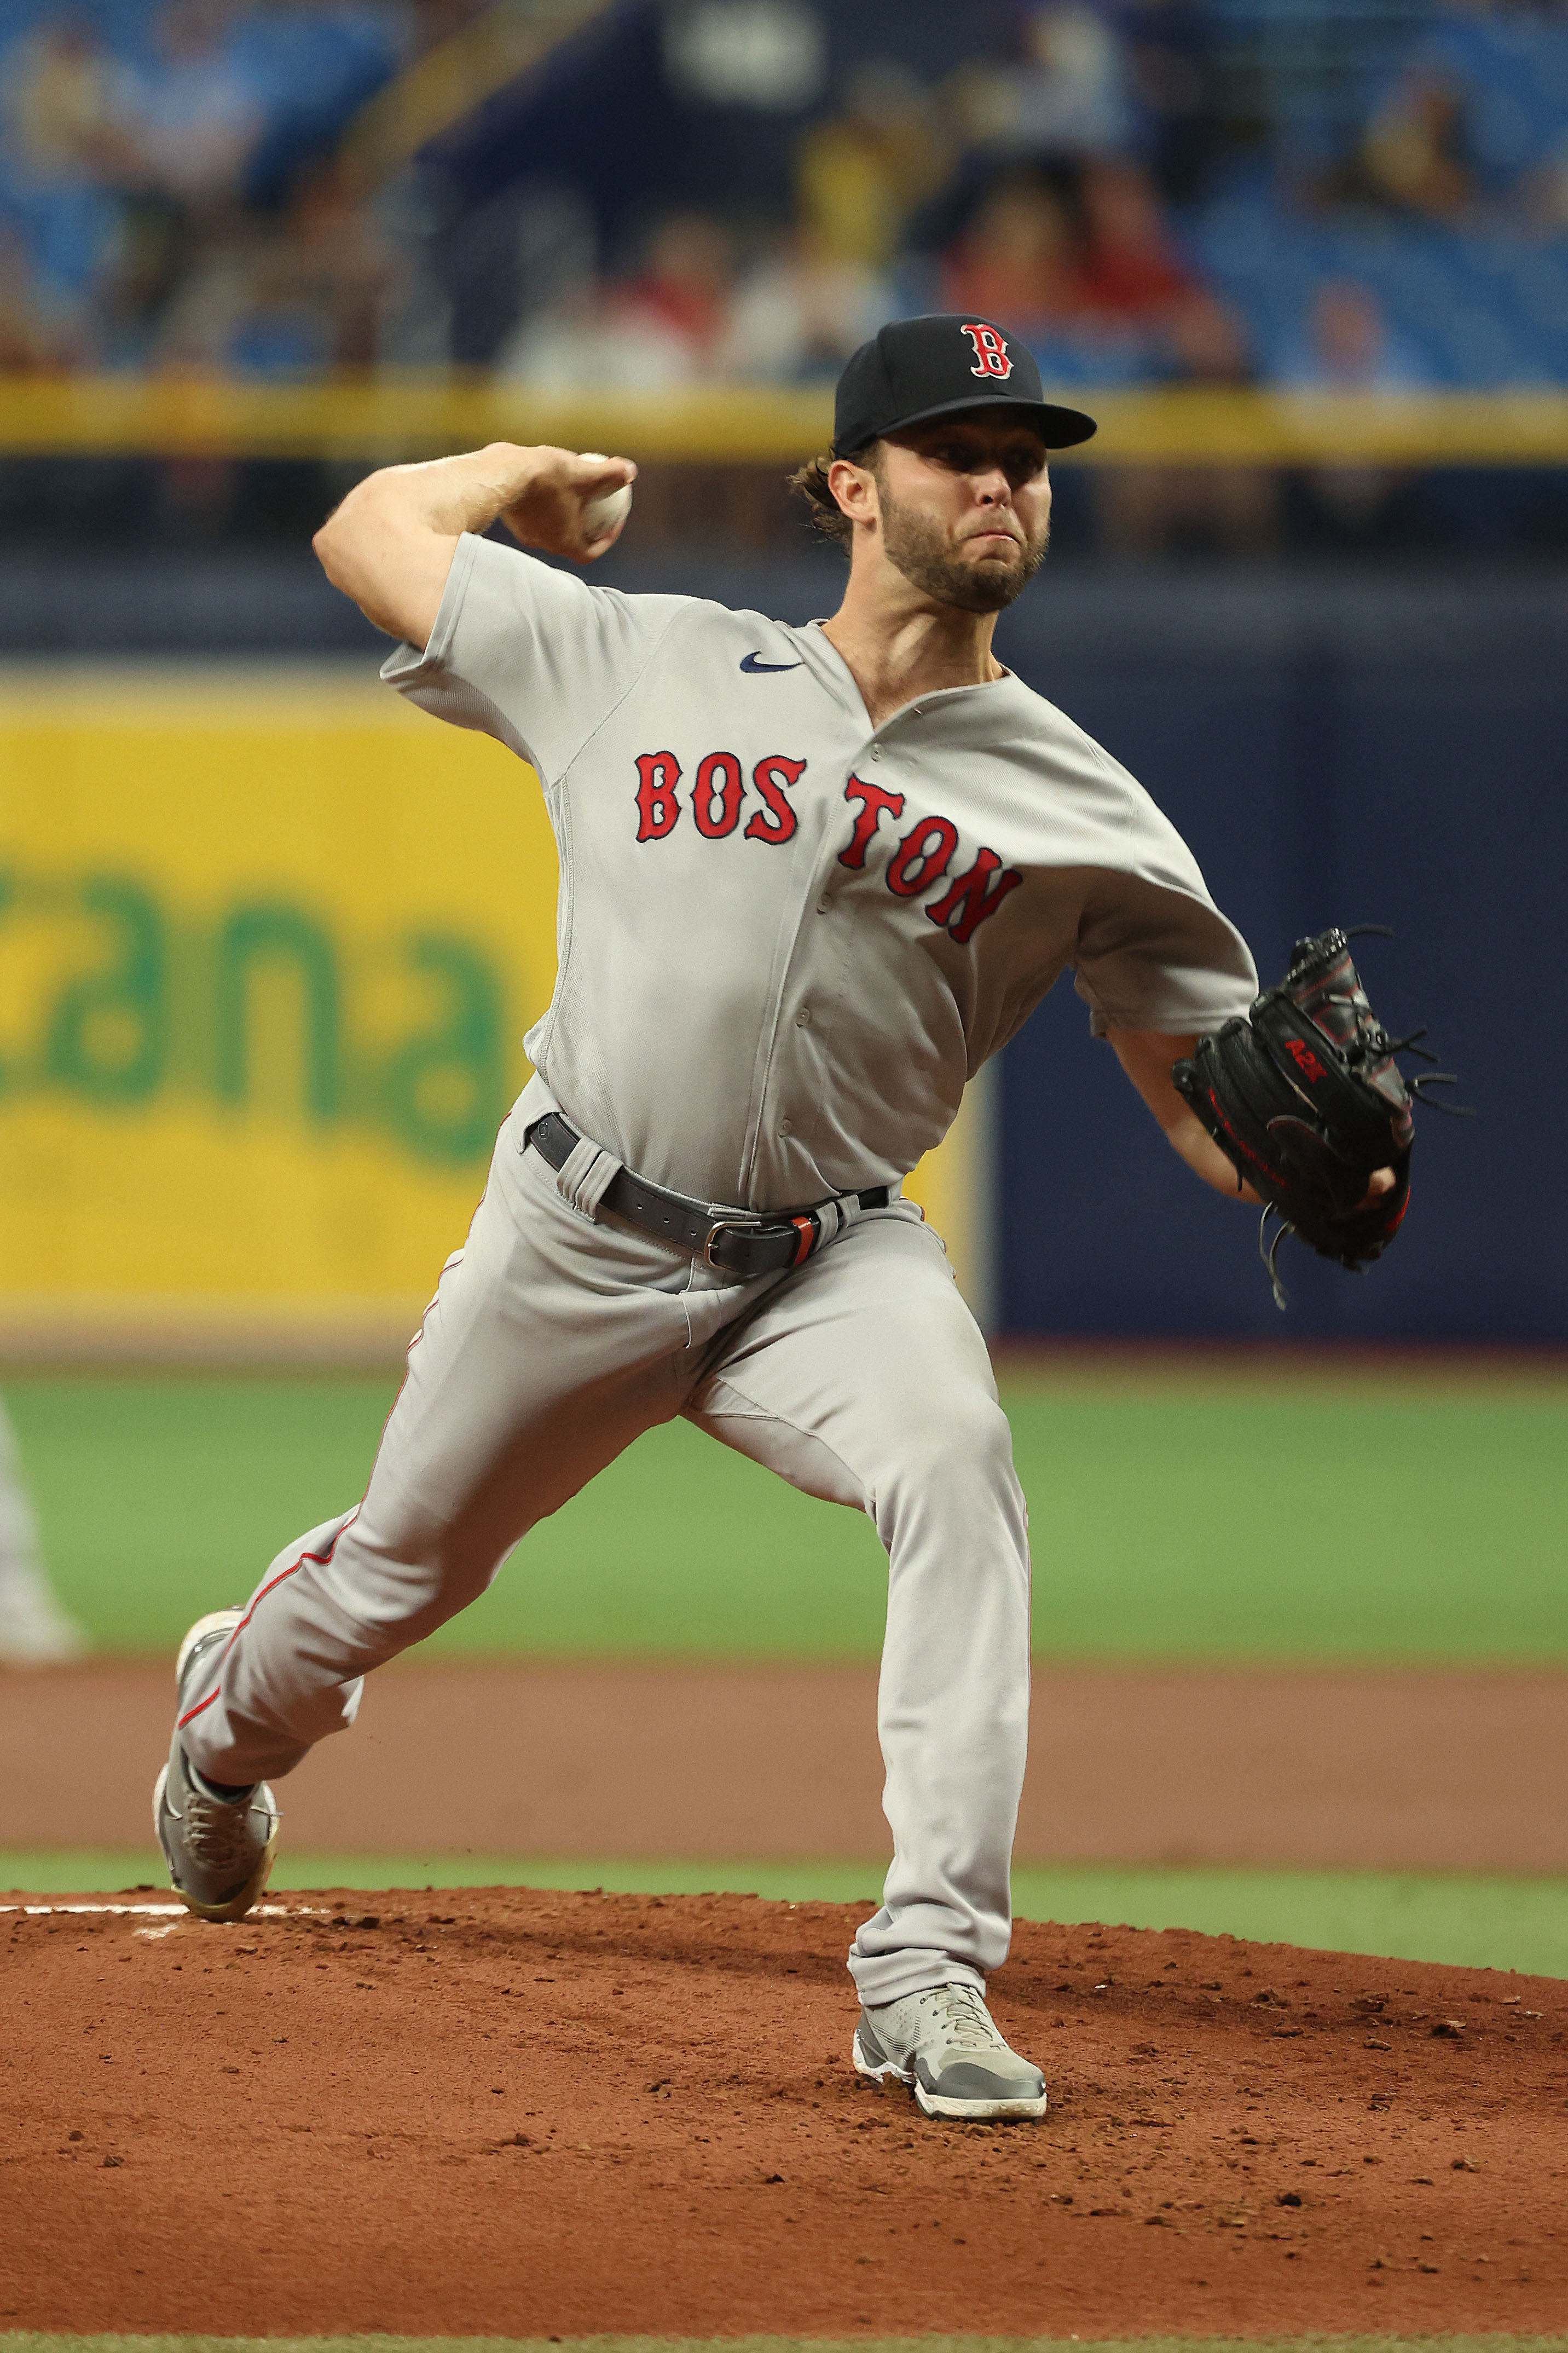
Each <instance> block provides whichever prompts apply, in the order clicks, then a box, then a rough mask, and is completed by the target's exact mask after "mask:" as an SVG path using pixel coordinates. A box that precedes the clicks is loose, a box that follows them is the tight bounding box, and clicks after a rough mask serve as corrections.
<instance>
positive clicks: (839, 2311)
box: [0, 1888, 1568, 2337]
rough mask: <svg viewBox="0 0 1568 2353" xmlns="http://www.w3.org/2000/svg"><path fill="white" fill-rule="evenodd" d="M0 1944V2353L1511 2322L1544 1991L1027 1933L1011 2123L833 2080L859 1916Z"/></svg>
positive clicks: (89, 1917) (673, 1908) (132, 1936)
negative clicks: (1025, 2094) (980, 2121)
mask: <svg viewBox="0 0 1568 2353" xmlns="http://www.w3.org/2000/svg"><path fill="white" fill-rule="evenodd" d="M73 1900H77V1899H70V1898H65V1897H58V1896H57V1897H52V1898H38V1899H37V1905H38V1906H39V1908H38V1909H37V1910H35V1911H30V1912H29V1911H24V1910H17V1909H10V1910H7V1911H3V1912H0V1954H3V1955H4V1962H3V1968H4V1982H5V2003H4V2007H5V2019H6V2032H5V2047H4V2051H3V2053H0V2329H3V2328H6V2327H8V2328H12V2329H62V2330H82V2331H88V2330H100V2329H126V2330H132V2331H136V2332H144V2333H153V2332H159V2331H185V2330H190V2331H195V2330H201V2331H206V2332H215V2333H219V2334H237V2333H241V2332H247V2333H258V2334H274V2333H276V2334H281V2333H286V2332H289V2333H299V2334H307V2333H313V2332H318V2331H329V2330H350V2331H360V2330H386V2331H394V2332H399V2333H406V2334H411V2335H418V2334H425V2333H428V2332H452V2333H469V2332H474V2333H478V2332H490V2333H495V2334H504V2335H509V2336H514V2337H522V2336H533V2337H541V2336H548V2335H550V2334H552V2333H557V2334H561V2335H579V2334H585V2333H589V2332H596V2331H616V2332H628V2333H632V2332H658V2333H665V2334H668V2333H675V2332H679V2333H682V2334H692V2335H734V2334H740V2333H742V2332H747V2331H763V2330H774V2331H782V2332H786V2333H798V2334H807V2335H811V2334H819V2335H834V2336H837V2335H853V2334H856V2333H858V2332H866V2333H878V2334H884V2335H886V2334H890V2333H908V2332H911V2331H924V2330H935V2329H941V2330H965V2331H981V2332H988V2333H994V2334H1004V2335H1052V2336H1063V2337H1065V2336H1067V2335H1068V2334H1069V2333H1070V2332H1072V2331H1074V2330H1077V2331H1079V2332H1080V2333H1085V2334H1088V2333H1090V2332H1092V2333H1094V2334H1096V2335H1101V2336H1106V2335H1112V2334H1117V2333H1121V2332H1123V2331H1127V2332H1131V2331H1138V2330H1151V2329H1160V2328H1173V2327H1176V2328H1183V2329H1195V2330H1202V2331H1204V2332H1205V2333H1206V2332H1209V2331H1224V2330H1239V2331H1243V2332H1261V2331H1268V2332H1269V2333H1272V2334H1279V2333H1295V2332H1298V2331H1309V2330H1333V2331H1342V2330H1363V2331H1364V2330H1376V2331H1379V2332H1383V2331H1388V2330H1393V2329H1408V2330H1413V2331H1420V2330H1427V2331H1434V2330H1437V2329H1439V2328H1440V2329H1442V2330H1445V2331H1460V2330H1472V2329H1476V2330H1479V2329H1489V2328H1508V2329H1520V2330H1524V2329H1532V2328H1533V2329H1545V2328H1550V2327H1556V2326H1558V2325H1560V2323H1561V2319H1562V2315H1563V2310H1564V2309H1565V2308H1568V2219H1565V2209H1564V2204H1563V2189H1562V2188H1561V2186H1560V2185H1561V2179H1562V2176H1563V2171H1564V2168H1568V2049H1565V2047H1564V2042H1563V2034H1564V2028H1565V2026H1568V1987H1564V1986H1563V1985H1561V1984H1559V1983H1557V1982H1555V1981H1553V1980H1546V1979H1540V1978H1519V1977H1514V1976H1505V1975H1502V1974H1500V1973H1498V1972H1492V1971H1487V1970H1479V1969H1446V1968H1433V1967H1429V1966H1426V1965H1425V1964H1418V1963H1415V1962H1411V1961H1378V1960H1367V1959H1362V1958H1352V1957H1345V1956H1342V1955H1335V1954H1321V1953H1304V1952H1297V1951H1295V1950H1293V1949H1292V1948H1290V1947H1286V1946H1279V1945H1273V1946H1256V1945H1246V1944H1240V1943H1237V1942H1236V1941H1234V1940H1232V1939H1230V1938H1226V1937H1205V1936H1197V1935H1195V1934H1194V1933H1191V1932H1188V1931H1184V1930H1167V1931H1165V1932H1164V1933H1163V1934H1155V1933H1151V1932H1146V1931H1134V1930H1131V1929H1116V1928H1112V1929H1103V1930H1101V1929H1094V1928H1082V1927H1077V1928H1057V1927H1051V1926H1021V1927H1020V1929H1019V1931H1018V1934H1017V1937H1016V1945H1015V1950H1014V1957H1013V1958H1012V1960H1011V1961H1010V1962H1009V1964H1008V1966H1007V1968H1005V1970H1004V1971H1003V1972H1002V1973H1001V1975H1000V1976H999V1977H998V1978H997V1979H996V1981H995V1983H994V1987H993V1999H994V2007H995V2010H996V2013H997V2016H998V2018H999V2020H1000V2021H1001V2023H1002V2024H1003V2026H1004V2028H1005V2030H1006V2031H1008V2033H1009V2034H1010V2036H1011V2038H1012V2039H1013V2041H1014V2042H1016V2044H1017V2045H1018V2046H1019V2047H1020V2048H1022V2049H1023V2050H1025V2051H1026V2052H1031V2053H1033V2054H1035V2055H1037V2057H1038V2058H1039V2059H1040V2061H1041V2062H1042V2063H1043V2064H1044V2065H1045V2067H1046V2070H1047V2078H1048V2081H1049V2084H1050V2090H1051V2098H1052V2108H1051V2113H1050V2115H1049V2116H1048V2117H1047V2120H1046V2121H1045V2122H1044V2123H1043V2124H1041V2125H1023V2126H993V2127H984V2126H952V2125H937V2124H930V2123H927V2122H926V2121H925V2120H924V2119H922V2118H921V2116H919V2114H918V2113H917V2112H916V2110H915V2109H914V2108H913V2106H912V2105H911V2104H910V2101H909V2099H908V2098H907V2096H906V2095H905V2094H902V2093H898V2092H894V2093H879V2092H876V2091H873V2090H870V2089H869V2088H866V2089H861V2088H859V2087H858V2085H857V2083H856V2080H855V2077H854V2075H853V2074H852V2073H851V2071H850V2069H849V2066H848V2042H849V2033H850V2029H851V2025H852V2022H853V2018H854V2003H853V1994H852V1990H851V1989H850V1985H849V1981H848V1979H847V1977H846V1975H845V1973H844V1966H843V1964H844V1954H845V1950H846V1948H847V1945H848V1943H849V1939H850V1937H851V1936H852V1935H853V1933H854V1929H855V1926H856V1923H857V1920H858V1917H859V1916H860V1915H859V1913H858V1911H857V1910H856V1909H852V1908H849V1907H845V1906H838V1905H806V1904H803V1905H783V1904H764V1903H762V1902H759V1901H757V1900H756V1899H754V1898H750V1897H744V1896H702V1897H686V1896H683V1897H665V1898H663V1899H660V1898H657V1897H652V1898H649V1897H636V1896H605V1895H578V1894H547V1893H536V1892H533V1891H531V1890H525V1889H515V1888H506V1889H482V1890H481V1889H464V1890H462V1891H461V1892H458V1893H447V1892H443V1891H434V1892H431V1893H427V1894H423V1895H421V1894H409V1893H407V1892H398V1893H395V1894H388V1895H384V1896H367V1895H366V1894H363V1892H356V1893H353V1894H330V1893H329V1894H321V1895H316V1896H295V1895H290V1896H289V1898H288V1899H287V1901H286V1902H281V1901H280V1902H279V1903H278V1904H276V1905H268V1906H266V1907H265V1908H264V1909H263V1910H262V1911H260V1912H258V1913H257V1914H253V1915H251V1917H250V1918H249V1919H247V1920H245V1921H241V1922H238V1923H237V1924H235V1925H233V1926H224V1927H213V1926H205V1925H203V1924H201V1923H199V1922H196V1921H194V1920H191V1919H189V1918H188V1917H187V1916H186V1915H184V1914H183V1913H174V1912H172V1911H171V1910H169V1909H168V1908H166V1903H165V1900H164V1899H163V1898H160V1897H158V1896H156V1895H153V1894H138V1895H135V1896H130V1897H126V1898H123V1899H121V1901H122V1903H124V1904H125V1905H128V1906H131V1907H132V1908H128V1909H123V1910H110V1909H106V1908H105V1905H106V1904H107V1902H108V1900H109V1899H105V1898H102V1897H99V1898H82V1899H79V1901H81V1902H82V1903H83V1904H86V1905H91V1906H92V1907H93V1908H90V1909H87V1910H83V1911H72V1910H69V1909H66V1908H62V1907H64V1906H67V1905H69V1904H70V1903H71V1902H72V1901H73Z"/></svg>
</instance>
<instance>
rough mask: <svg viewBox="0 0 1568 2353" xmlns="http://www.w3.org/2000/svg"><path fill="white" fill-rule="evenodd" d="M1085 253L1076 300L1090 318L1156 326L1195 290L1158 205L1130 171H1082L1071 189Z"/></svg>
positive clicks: (1142, 176)
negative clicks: (1076, 197) (1075, 195)
mask: <svg viewBox="0 0 1568 2353" xmlns="http://www.w3.org/2000/svg"><path fill="white" fill-rule="evenodd" d="M1079 205H1080V207H1081V210H1082V216H1083V225H1084V239H1085V249H1084V258H1083V262H1082V266H1081V269H1080V270H1079V303H1080V304H1081V306H1082V308H1083V310H1084V311H1086V312H1087V313H1089V316H1091V317H1093V318H1096V319H1105V320H1110V321H1115V322H1132V323H1135V324H1138V325H1151V324H1158V323H1161V322H1163V321H1165V320H1166V319H1168V318H1169V317H1170V315H1171V313H1172V312H1173V311H1175V310H1177V309H1179V308H1180V307H1181V306H1182V305H1183V304H1184V303H1185V302H1187V301H1190V300H1191V298H1192V297H1193V295H1194V293H1195V291H1196V286H1195V281H1194V278H1193V274H1192V272H1191V270H1189V269H1187V268H1186V267H1185V266H1184V263H1183V262H1182V261H1181V260H1180V259H1179V258H1178V256H1177V254H1176V252H1175V249H1174V248H1173V245H1172V243H1171V239H1170V236H1169V233H1168V232H1167V230H1166V227H1165V223H1164V219H1163V216H1162V213H1161V210H1160V204H1159V199H1158V198H1157V197H1156V195H1155V194H1154V190H1153V187H1152V184H1151V182H1150V180H1149V177H1148V175H1147V174H1146V173H1144V172H1143V171H1142V170H1141V169H1140V168H1139V166H1138V165H1137V164H1128V163H1094V164H1088V165H1087V166H1086V167H1085V169H1084V172H1083V174H1082V176H1081V178H1080V180H1079Z"/></svg>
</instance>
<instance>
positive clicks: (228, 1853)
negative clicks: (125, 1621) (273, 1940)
mask: <svg viewBox="0 0 1568 2353" xmlns="http://www.w3.org/2000/svg"><path fill="white" fill-rule="evenodd" d="M244 1615H245V1612H244V1610H243V1609H215V1610H213V1611H212V1612H211V1613H210V1614H209V1615H208V1616H207V1617H205V1618H198V1619H197V1620H196V1622H195V1625H194V1626H193V1627H192V1628H191V1630H190V1632H189V1633H188V1634H187V1635H186V1636H185V1639H184V1641H183V1642H182V1643H181V1645H180V1655H179V1658H178V1660H177V1661H176V1662H175V1666H174V1688H175V1691H176V1693H177V1694H178V1699H177V1704H176V1707H175V1715H176V1716H180V1715H184V1712H185V1709H186V1708H187V1707H188V1706H189V1705H190V1704H192V1703H193V1702H194V1701H195V1699H196V1698H197V1697H199V1696H200V1687H201V1683H202V1680H203V1676H204V1673H205V1674H206V1675H208V1676H210V1675H211V1674H212V1673H213V1672H215V1671H216V1666H217V1657H216V1651H217V1649H218V1647H219V1646H221V1645H222V1644H224V1643H226V1641H227V1640H228V1638H229V1636H230V1635H231V1634H232V1633H233V1631H234V1630H235V1628H236V1627H237V1625H238V1624H239V1621H240V1620H241V1619H242V1618H243V1617H244ZM153 1830H154V1831H156V1832H157V1836H158V1843H159V1845H160V1846H161V1847H162V1848H163V1855H164V1859H165V1861H166V1862H167V1863H168V1866H169V1877H170V1880H171V1882H172V1883H173V1885H174V1893H175V1894H176V1895H177V1896H178V1897H179V1899H180V1901H181V1903H182V1904H184V1906H185V1908H186V1909H187V1911H191V1912H195V1913H199V1914H200V1915H201V1917H202V1918H203V1919H204V1920H237V1919H238V1918H239V1917H240V1916H241V1915H242V1914H243V1913H246V1912H248V1911H249V1909H250V1907H251V1905H253V1904H254V1903H255V1901H256V1899H257V1897H258V1895H259V1894H260V1893H261V1891H262V1889H263V1888H264V1887H265V1886H266V1884H267V1874H268V1872H269V1871H270V1870H271V1868H272V1855H273V1850H274V1849H275V1848H276V1846H277V1844H278V1809H277V1807H276V1805H275V1804H274V1803H273V1799H272V1792H271V1790H270V1789H269V1788H268V1786H267V1784H266V1782H265V1781H257V1782H255V1783H254V1784H253V1785H252V1787H251V1788H248V1789H246V1790H244V1791H243V1792H242V1793H241V1794H240V1795H239V1796H238V1797H235V1798H220V1797H219V1796H218V1795H217V1794H216V1791H215V1790H214V1789H213V1788H211V1787H210V1786H209V1785H208V1784H207V1783H206V1782H205V1781H204V1780H203V1778H202V1777H201V1775H200V1774H199V1773H198V1772H197V1771H196V1769H195V1766H193V1765H192V1764H191V1763H190V1761H189V1759H188V1758H187V1757H186V1755H185V1752H184V1748H183V1746H181V1743H180V1729H179V1725H178V1723H176V1724H175V1726H174V1740H173V1742H172V1743H171V1745H170V1748H169V1761H168V1763H167V1764H166V1765H165V1766H164V1767H163V1771H162V1772H161V1773H160V1774H159V1776H158V1781H157V1787H156V1788H154V1789H153Z"/></svg>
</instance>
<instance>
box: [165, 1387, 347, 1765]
mask: <svg viewBox="0 0 1568 2353" xmlns="http://www.w3.org/2000/svg"><path fill="white" fill-rule="evenodd" d="M388 1419H390V1416H389V1417H388ZM359 1514H360V1507H359V1505H358V1504H355V1505H354V1507H353V1511H352V1512H351V1513H350V1514H349V1515H348V1518H347V1519H346V1520H345V1521H344V1522H343V1524H342V1527H340V1528H339V1529H338V1530H337V1532H336V1534H335V1535H333V1537H332V1541H331V1544H330V1545H328V1546H327V1548H326V1550H325V1551H324V1552H302V1553H301V1554H300V1557H299V1559H298V1560H291V1561H290V1562H289V1566H288V1567H287V1568H280V1569H279V1572H278V1574H277V1576H276V1577H269V1578H268V1582H267V1583H266V1584H265V1585H264V1586H263V1587H262V1588H261V1590H260V1592H259V1593H258V1594H257V1595H256V1597H255V1599H254V1600H252V1602H251V1604H250V1606H249V1608H248V1609H247V1610H246V1613H245V1615H244V1617H243V1618H242V1619H241V1620H240V1621H239V1623H238V1625H237V1627H236V1628H235V1630H234V1632H233V1633H232V1634H231V1635H230V1636H229V1638H228V1640H227V1641H226V1643H225V1644H224V1646H223V1657H222V1659H221V1660H220V1661H219V1662H218V1671H217V1672H218V1679H217V1682H216V1683H215V1684H214V1685H213V1687H212V1689H211V1691H210V1692H208V1694H207V1695H206V1697H205V1699H200V1700H198V1701H197V1702H196V1704H195V1707H188V1708H187V1709H186V1710H185V1713H184V1715H182V1716H181V1718H180V1720H179V1722H178V1724H177V1725H175V1727H174V1728H175V1730H176V1731H177V1732H183V1731H184V1728H185V1726H186V1725H187V1724H189V1723H190V1722H191V1721H192V1719H193V1717H195V1716H198V1715H201V1713H202V1711H203V1709H204V1708H209V1707H211V1705H212V1704H213V1702H214V1700H215V1699H216V1697H217V1695H218V1693H219V1691H220V1690H221V1689H222V1687H223V1671H224V1667H225V1665H226V1663H227V1660H228V1654H229V1652H230V1651H231V1650H232V1649H233V1648H234V1645H235V1642H236V1641H237V1639H238V1637H239V1636H240V1635H241V1634H243V1633H244V1631H245V1630H246V1628H247V1626H248V1625H249V1623H250V1621H251V1620H252V1618H254V1616H255V1615H256V1611H257V1609H258V1605H259V1604H260V1603H261V1602H263V1601H265V1600H266V1599H267V1597H268V1594H269V1593H270V1592H272V1591H273V1590H274V1588H276V1587H278V1586H279V1585H281V1584H282V1583H283V1580H284V1578H285V1577H297V1576H298V1575H299V1573H300V1569H302V1568H303V1567H304V1566H305V1564H306V1562H307V1561H312V1562H314V1564H315V1565H316V1567H318V1568H324V1567H326V1564H327V1563H328V1561H330V1560H331V1556H332V1555H333V1553H334V1552H336V1550H337V1548H338V1537H339V1536H341V1535H342V1533H343V1529H344V1528H348V1527H352V1526H353V1523H354V1521H355V1520H357V1519H358V1517H359Z"/></svg>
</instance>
